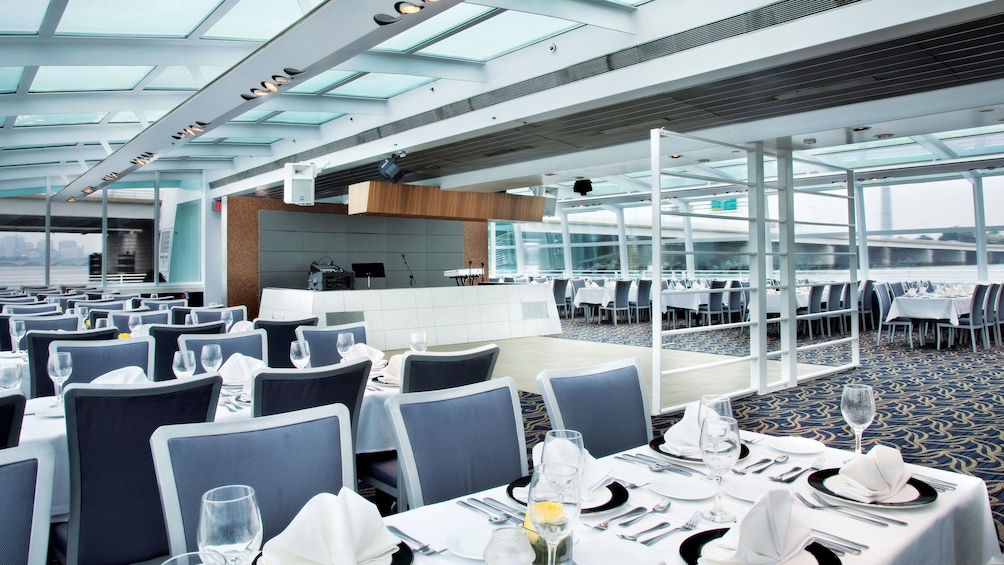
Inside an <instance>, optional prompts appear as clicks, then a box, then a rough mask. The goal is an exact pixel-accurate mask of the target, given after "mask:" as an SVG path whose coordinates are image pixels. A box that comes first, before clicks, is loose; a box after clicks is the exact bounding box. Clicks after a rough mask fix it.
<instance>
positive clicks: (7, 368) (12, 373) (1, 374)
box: [0, 363, 21, 390]
mask: <svg viewBox="0 0 1004 565" xmlns="http://www.w3.org/2000/svg"><path fill="white" fill-rule="evenodd" d="M17 388H21V367H19V366H18V365H16V364H13V363H12V364H9V365H0V389H2V390H13V389H17Z"/></svg>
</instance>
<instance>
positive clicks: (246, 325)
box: [228, 320, 254, 334]
mask: <svg viewBox="0 0 1004 565" xmlns="http://www.w3.org/2000/svg"><path fill="white" fill-rule="evenodd" d="M253 329H254V324H253V323H252V322H249V321H247V320H240V321H238V322H234V323H233V324H231V325H230V331H229V332H228V333H232V334H237V333H241V332H249V331H251V330H253Z"/></svg>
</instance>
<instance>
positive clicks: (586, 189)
mask: <svg viewBox="0 0 1004 565" xmlns="http://www.w3.org/2000/svg"><path fill="white" fill-rule="evenodd" d="M572 190H574V191H575V192H578V193H579V194H580V195H582V196H585V195H586V194H588V193H590V192H592V191H593V181H591V180H589V179H583V180H577V181H575V184H574V185H573V186H572Z"/></svg>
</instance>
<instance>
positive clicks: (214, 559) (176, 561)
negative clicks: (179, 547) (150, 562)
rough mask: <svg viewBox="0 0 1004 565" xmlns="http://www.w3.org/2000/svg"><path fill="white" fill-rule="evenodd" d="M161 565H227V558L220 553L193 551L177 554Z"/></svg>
mask: <svg viewBox="0 0 1004 565" xmlns="http://www.w3.org/2000/svg"><path fill="white" fill-rule="evenodd" d="M160 565H227V560H226V559H224V558H223V556H222V555H220V554H218V553H211V552H208V551H192V552H189V553H182V554H181V555H175V556H174V557H172V558H170V559H168V560H167V561H165V562H163V563H161V564H160Z"/></svg>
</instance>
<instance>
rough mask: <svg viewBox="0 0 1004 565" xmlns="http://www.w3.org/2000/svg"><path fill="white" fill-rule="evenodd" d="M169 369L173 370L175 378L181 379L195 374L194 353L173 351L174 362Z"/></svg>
mask: <svg viewBox="0 0 1004 565" xmlns="http://www.w3.org/2000/svg"><path fill="white" fill-rule="evenodd" d="M171 369H172V370H174V376H175V378H179V379H183V378H185V377H191V376H192V375H194V374H195V352H194V351H186V350H181V351H175V352H174V360H173V361H172V362H171Z"/></svg>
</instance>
